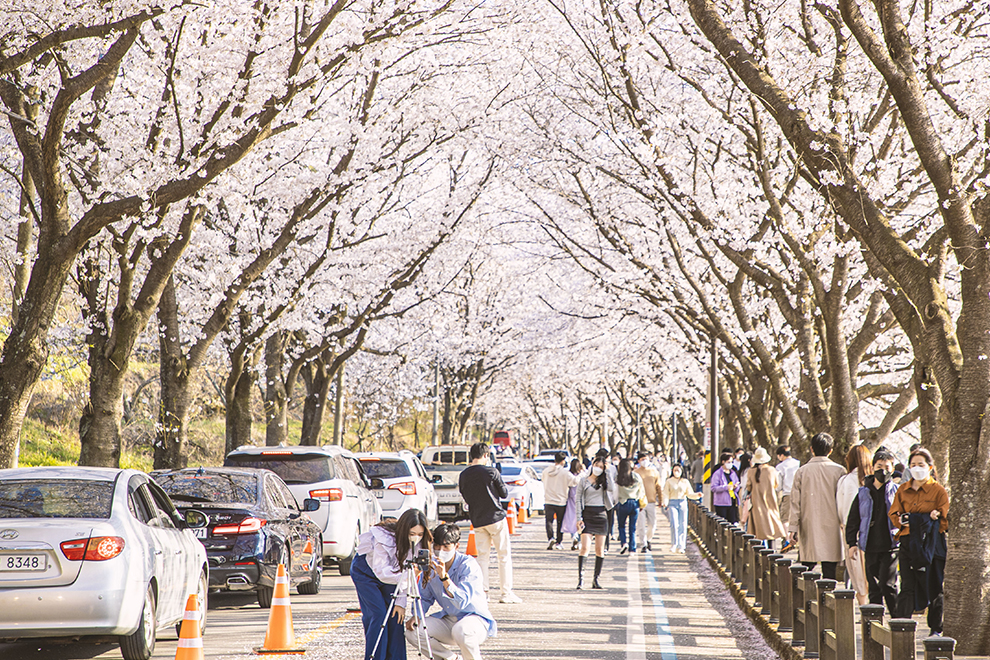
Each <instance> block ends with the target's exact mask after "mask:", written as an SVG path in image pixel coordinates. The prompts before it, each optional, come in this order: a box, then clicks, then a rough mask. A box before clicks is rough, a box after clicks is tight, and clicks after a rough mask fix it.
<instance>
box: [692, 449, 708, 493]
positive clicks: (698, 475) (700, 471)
mask: <svg viewBox="0 0 990 660" xmlns="http://www.w3.org/2000/svg"><path fill="white" fill-rule="evenodd" d="M691 481H693V482H694V492H696V493H700V492H702V491H704V489H705V450H704V449H699V450H698V453H697V454H695V457H694V462H693V463H691Z"/></svg>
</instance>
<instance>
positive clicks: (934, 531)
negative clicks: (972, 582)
mask: <svg viewBox="0 0 990 660" xmlns="http://www.w3.org/2000/svg"><path fill="white" fill-rule="evenodd" d="M909 477H910V478H909ZM937 478H938V473H937V472H936V470H935V461H934V460H932V455H931V454H930V453H929V452H928V450H927V449H923V448H918V449H915V450H914V451H913V452H911V455H910V456H909V457H908V472H906V473H905V474H904V483H902V484H901V485H900V487H899V488H898V489H897V493H895V494H894V501H893V502H892V503H891V505H890V521H891V522H892V523H894V526H895V527H897V528H898V530H899V531H898V532H897V538H898V539H900V542H901V543H900V547H899V548H898V550H897V563H898V564H899V567H900V573H901V591H900V593H898V594H897V616H898V617H900V618H902V619H910V618H911V615H912V614H913V613H914V612H918V611H921V610H923V609H925V608H926V607H927V608H928V627H929V629H930V630H931V634H932V635H941V634H942V581H943V579H944V578H945V556H946V554H947V549H948V548H947V547H946V542H945V532H946V530H948V528H949V519H948V516H949V494H948V493H947V492H946V491H945V488H943V487H942V484H940V483H938V481H936V479H937Z"/></svg>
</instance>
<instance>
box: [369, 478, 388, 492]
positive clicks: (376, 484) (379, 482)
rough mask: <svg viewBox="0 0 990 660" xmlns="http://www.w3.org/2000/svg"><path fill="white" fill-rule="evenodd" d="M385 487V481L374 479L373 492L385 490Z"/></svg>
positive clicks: (372, 482) (372, 483)
mask: <svg viewBox="0 0 990 660" xmlns="http://www.w3.org/2000/svg"><path fill="white" fill-rule="evenodd" d="M384 487H385V481H384V480H382V479H379V478H377V477H375V478H374V479H372V480H371V488H372V490H374V489H378V488H384Z"/></svg>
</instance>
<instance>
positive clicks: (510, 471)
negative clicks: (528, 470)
mask: <svg viewBox="0 0 990 660" xmlns="http://www.w3.org/2000/svg"><path fill="white" fill-rule="evenodd" d="M520 472H522V466H521V465H505V464H504V463H503V464H502V476H505V475H511V476H515V475H517V474H519V473H520Z"/></svg>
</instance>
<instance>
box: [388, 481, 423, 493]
mask: <svg viewBox="0 0 990 660" xmlns="http://www.w3.org/2000/svg"><path fill="white" fill-rule="evenodd" d="M388 489H389V490H397V491H399V492H400V493H402V494H403V495H415V494H416V482H415V481H403V482H400V483H397V484H392V485H391V486H389V487H388Z"/></svg>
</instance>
